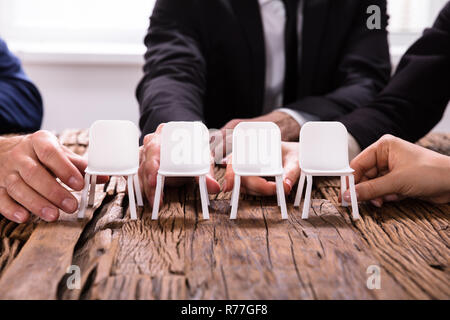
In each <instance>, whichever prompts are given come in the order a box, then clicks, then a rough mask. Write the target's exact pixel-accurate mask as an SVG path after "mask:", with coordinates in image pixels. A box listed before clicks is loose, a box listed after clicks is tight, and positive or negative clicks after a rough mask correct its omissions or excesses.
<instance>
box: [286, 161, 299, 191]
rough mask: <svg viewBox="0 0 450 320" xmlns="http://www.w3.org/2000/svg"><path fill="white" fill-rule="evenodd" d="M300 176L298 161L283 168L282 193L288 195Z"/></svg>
mask: <svg viewBox="0 0 450 320" xmlns="http://www.w3.org/2000/svg"><path fill="white" fill-rule="evenodd" d="M299 175H300V168H299V166H298V161H291V162H289V163H288V164H286V165H285V167H284V179H283V186H284V192H285V193H286V194H289V193H290V192H291V190H292V187H293V186H294V184H295V182H296V181H297V180H298V177H299Z"/></svg>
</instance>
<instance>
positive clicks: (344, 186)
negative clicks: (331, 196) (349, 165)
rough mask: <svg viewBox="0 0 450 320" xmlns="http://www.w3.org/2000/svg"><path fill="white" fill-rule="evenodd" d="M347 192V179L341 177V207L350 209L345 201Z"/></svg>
mask: <svg viewBox="0 0 450 320" xmlns="http://www.w3.org/2000/svg"><path fill="white" fill-rule="evenodd" d="M345 191H347V177H346V176H341V206H343V207H348V203H347V201H345V200H344V192H345Z"/></svg>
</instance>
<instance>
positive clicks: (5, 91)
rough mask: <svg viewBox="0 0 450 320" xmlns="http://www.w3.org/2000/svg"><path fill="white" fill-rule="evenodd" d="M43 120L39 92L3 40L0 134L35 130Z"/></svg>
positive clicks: (1, 41) (0, 60)
mask: <svg viewBox="0 0 450 320" xmlns="http://www.w3.org/2000/svg"><path fill="white" fill-rule="evenodd" d="M41 121H42V99H41V96H40V94H39V91H38V89H37V88H36V87H35V86H34V85H33V83H32V82H31V81H30V79H29V78H28V77H27V76H26V74H25V72H24V71H23V69H22V66H21V64H20V61H19V59H17V57H15V56H14V55H13V54H12V53H11V52H10V51H9V50H8V47H7V46H6V43H5V42H4V41H3V40H2V39H0V134H3V133H12V132H31V131H35V130H38V129H39V128H40V126H41Z"/></svg>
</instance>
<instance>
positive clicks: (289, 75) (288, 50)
mask: <svg viewBox="0 0 450 320" xmlns="http://www.w3.org/2000/svg"><path fill="white" fill-rule="evenodd" d="M283 2H284V5H285V8H286V26H285V46H284V50H285V58H286V61H285V66H286V67H285V74H284V90H283V104H284V105H286V104H288V103H291V102H293V101H295V99H296V98H297V94H296V93H297V89H296V88H297V60H298V44H297V42H298V40H297V39H298V36H297V8H298V0H283Z"/></svg>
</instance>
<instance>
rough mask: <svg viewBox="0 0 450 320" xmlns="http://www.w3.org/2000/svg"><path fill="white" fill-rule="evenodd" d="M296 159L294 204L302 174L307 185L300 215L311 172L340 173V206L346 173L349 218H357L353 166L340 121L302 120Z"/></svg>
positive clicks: (305, 208) (307, 202) (307, 205)
mask: <svg viewBox="0 0 450 320" xmlns="http://www.w3.org/2000/svg"><path fill="white" fill-rule="evenodd" d="M299 163H300V169H301V176H300V181H299V183H298V189H297V194H296V197H295V201H294V207H298V206H299V205H300V200H301V198H302V193H303V185H304V184H305V176H306V180H307V186H306V195H305V202H304V205H303V213H302V219H308V215H309V209H310V200H311V188H312V177H313V176H340V177H341V196H342V202H341V205H342V206H344V207H347V206H348V204H347V203H346V202H345V201H344V197H343V195H344V192H345V190H346V189H347V183H346V177H348V180H349V185H350V194H351V201H352V212H353V219H355V220H356V219H359V212H358V201H357V199H356V192H355V180H354V177H353V171H354V170H353V169H352V168H350V165H349V161H348V133H347V129H346V128H345V126H344V125H343V124H342V123H340V122H334V121H329V122H327V121H312V122H307V123H305V124H304V125H303V126H302V128H301V130H300V146H299Z"/></svg>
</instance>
